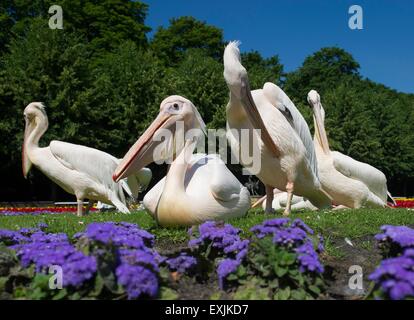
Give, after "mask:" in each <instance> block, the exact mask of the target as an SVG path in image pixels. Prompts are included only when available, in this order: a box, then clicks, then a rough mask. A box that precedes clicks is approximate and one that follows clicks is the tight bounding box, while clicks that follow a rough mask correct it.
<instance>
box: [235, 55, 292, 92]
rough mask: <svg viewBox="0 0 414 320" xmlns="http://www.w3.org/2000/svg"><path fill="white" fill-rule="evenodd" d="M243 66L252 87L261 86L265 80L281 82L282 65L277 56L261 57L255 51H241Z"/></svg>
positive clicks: (257, 87) (278, 83)
mask: <svg viewBox="0 0 414 320" xmlns="http://www.w3.org/2000/svg"><path fill="white" fill-rule="evenodd" d="M241 58H242V61H243V66H244V67H245V68H246V70H248V72H249V82H250V87H251V88H252V89H259V88H262V87H263V85H264V83H265V82H273V83H276V84H277V85H280V84H281V82H282V81H281V80H282V79H281V78H282V76H283V75H284V74H283V65H282V64H281V63H280V61H279V56H277V55H275V56H272V57H270V58H263V57H262V56H261V54H260V53H259V52H257V51H252V52H247V53H242V55H241Z"/></svg>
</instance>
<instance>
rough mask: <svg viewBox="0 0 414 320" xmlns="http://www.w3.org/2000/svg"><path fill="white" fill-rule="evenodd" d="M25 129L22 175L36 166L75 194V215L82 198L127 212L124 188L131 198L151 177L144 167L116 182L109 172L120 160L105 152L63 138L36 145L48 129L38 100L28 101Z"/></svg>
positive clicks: (44, 112)
mask: <svg viewBox="0 0 414 320" xmlns="http://www.w3.org/2000/svg"><path fill="white" fill-rule="evenodd" d="M24 118H25V121H26V129H25V132H24V142H23V150H22V162H23V175H24V177H25V178H26V177H27V174H28V173H29V171H30V168H31V167H32V164H33V165H34V166H36V167H37V168H38V169H39V170H40V171H41V172H43V174H45V175H46V176H47V177H48V178H49V179H50V180H52V181H53V182H55V183H56V184H58V185H59V186H60V187H62V188H63V189H64V190H65V191H66V192H68V193H71V194H74V195H75V196H76V199H77V203H78V212H77V213H78V215H79V216H81V215H82V214H83V201H84V199H88V200H89V206H88V208H87V211H88V210H89V208H90V206H91V205H92V202H93V201H95V200H96V201H101V202H103V203H107V204H113V205H114V206H115V207H116V208H117V209H118V210H119V211H121V212H123V213H129V210H128V208H127V206H126V200H125V195H124V191H123V189H124V190H125V191H126V192H127V193H128V195H130V196H131V197H133V198H134V199H135V198H136V197H137V196H138V192H139V190H140V188H141V187H142V186H144V187H145V186H146V185H148V183H149V180H150V179H151V171H148V170H149V169H147V168H145V169H143V170H141V171H140V172H137V173H134V174H132V175H131V177H130V178H129V179H128V180H127V181H121V183H116V182H114V181H113V180H112V172H113V170H115V168H116V167H117V165H118V163H119V162H120V160H119V159H117V158H115V157H113V156H111V155H110V154H108V153H105V152H102V151H99V150H96V149H93V148H89V147H85V146H81V145H76V144H71V143H67V142H62V141H55V140H54V141H52V142H51V143H50V145H49V146H48V147H45V148H41V147H39V140H40V138H41V137H42V135H43V134H44V133H45V132H46V130H47V128H48V119H47V115H46V111H45V107H44V106H43V104H42V103H40V102H32V103H30V104H29V105H28V106H27V107H26V108H25V110H24Z"/></svg>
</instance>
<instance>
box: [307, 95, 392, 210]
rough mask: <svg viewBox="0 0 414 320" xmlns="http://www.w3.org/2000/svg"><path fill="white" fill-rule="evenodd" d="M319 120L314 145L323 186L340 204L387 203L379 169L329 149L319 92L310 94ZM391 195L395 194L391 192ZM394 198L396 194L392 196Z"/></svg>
mask: <svg viewBox="0 0 414 320" xmlns="http://www.w3.org/2000/svg"><path fill="white" fill-rule="evenodd" d="M308 102H309V104H310V106H311V107H312V110H313V120H314V123H315V135H314V145H315V151H316V156H317V158H318V168H319V177H320V180H321V183H322V186H323V188H324V190H326V192H328V194H329V195H330V196H331V197H332V199H333V202H334V203H335V204H336V205H342V206H345V207H348V208H361V207H368V208H375V207H385V206H387V195H389V193H388V191H387V179H386V177H385V175H384V174H383V173H382V172H381V171H380V170H378V169H376V168H374V167H373V166H370V165H369V164H367V163H364V162H360V161H356V160H354V159H352V158H351V157H349V156H346V155H344V154H342V153H340V152H338V151H331V150H330V149H329V143H328V137H327V135H326V131H325V124H324V121H325V111H324V109H323V107H322V104H321V100H320V96H319V94H318V93H317V92H316V91H315V90H311V91H310V92H309V93H308ZM390 197H391V195H390ZM391 199H392V197H391Z"/></svg>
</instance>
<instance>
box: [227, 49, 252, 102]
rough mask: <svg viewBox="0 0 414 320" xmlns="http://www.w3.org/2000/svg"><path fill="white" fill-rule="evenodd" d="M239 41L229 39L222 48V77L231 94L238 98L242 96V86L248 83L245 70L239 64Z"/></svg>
mask: <svg viewBox="0 0 414 320" xmlns="http://www.w3.org/2000/svg"><path fill="white" fill-rule="evenodd" d="M239 45H240V42H239V41H231V42H230V43H229V44H228V45H227V46H226V48H225V50H224V55H223V61H224V72H223V75H224V78H225V79H226V83H227V86H228V87H229V90H230V92H231V94H232V95H234V96H235V97H236V98H237V99H238V100H241V99H242V98H243V88H245V87H246V84H248V76H247V70H246V68H245V67H243V65H242V64H241V57H240V49H239Z"/></svg>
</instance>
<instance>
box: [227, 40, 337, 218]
mask: <svg viewBox="0 0 414 320" xmlns="http://www.w3.org/2000/svg"><path fill="white" fill-rule="evenodd" d="M223 60H224V78H225V80H226V83H227V85H228V87H229V90H230V100H229V103H228V104H227V109H226V112H227V129H228V130H227V138H228V140H229V142H230V145H231V148H232V151H233V153H235V154H236V155H240V159H241V164H242V165H243V166H244V167H247V168H248V169H249V167H251V163H246V162H245V161H244V160H243V157H242V156H241V155H242V154H245V153H246V151H247V150H243V148H245V149H247V148H252V145H253V146H254V145H257V146H258V148H259V149H260V150H259V154H260V158H259V159H254V160H253V161H260V169H259V172H258V173H257V174H256V176H257V177H258V178H259V179H260V180H261V181H262V182H263V183H264V185H265V186H266V195H267V199H268V200H269V201H268V202H267V206H266V212H271V211H272V207H271V204H272V201H273V189H274V188H278V189H279V190H282V191H286V192H287V193H288V198H287V204H286V208H285V211H284V214H285V215H288V214H289V213H290V211H291V202H292V197H293V194H296V195H299V196H303V197H305V198H307V199H309V201H310V202H311V203H312V204H313V205H314V206H316V207H318V208H326V207H330V206H331V199H330V198H329V196H328V195H327V194H326V193H325V192H324V191H323V190H322V187H321V184H320V181H319V177H318V169H317V160H316V155H315V150H314V146H313V142H312V136H311V134H310V131H309V127H308V125H307V123H306V121H305V120H304V118H303V117H302V115H301V114H300V112H299V111H298V110H297V109H296V107H295V105H294V104H293V103H292V101H291V100H290V99H289V97H288V96H287V95H286V94H285V93H284V92H283V91H282V90H281V89H280V88H279V87H278V86H276V85H275V84H273V83H270V82H267V83H265V85H264V86H263V88H262V89H258V90H253V91H250V85H249V80H248V76H247V71H246V69H245V68H244V67H243V66H242V64H241V62H240V51H239V48H238V44H237V43H236V42H230V43H229V44H228V45H227V47H226V49H225V51H224V58H223ZM243 129H248V130H249V131H250V132H252V131H253V129H260V130H261V135H260V137H259V135H253V139H255V142H256V143H255V144H252V143H253V141H250V143H249V144H246V145H241V144H240V141H239V139H238V137H236V136H235V132H237V133H238V134H237V135H238V136H239V137H240V136H241V131H242V130H243Z"/></svg>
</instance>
